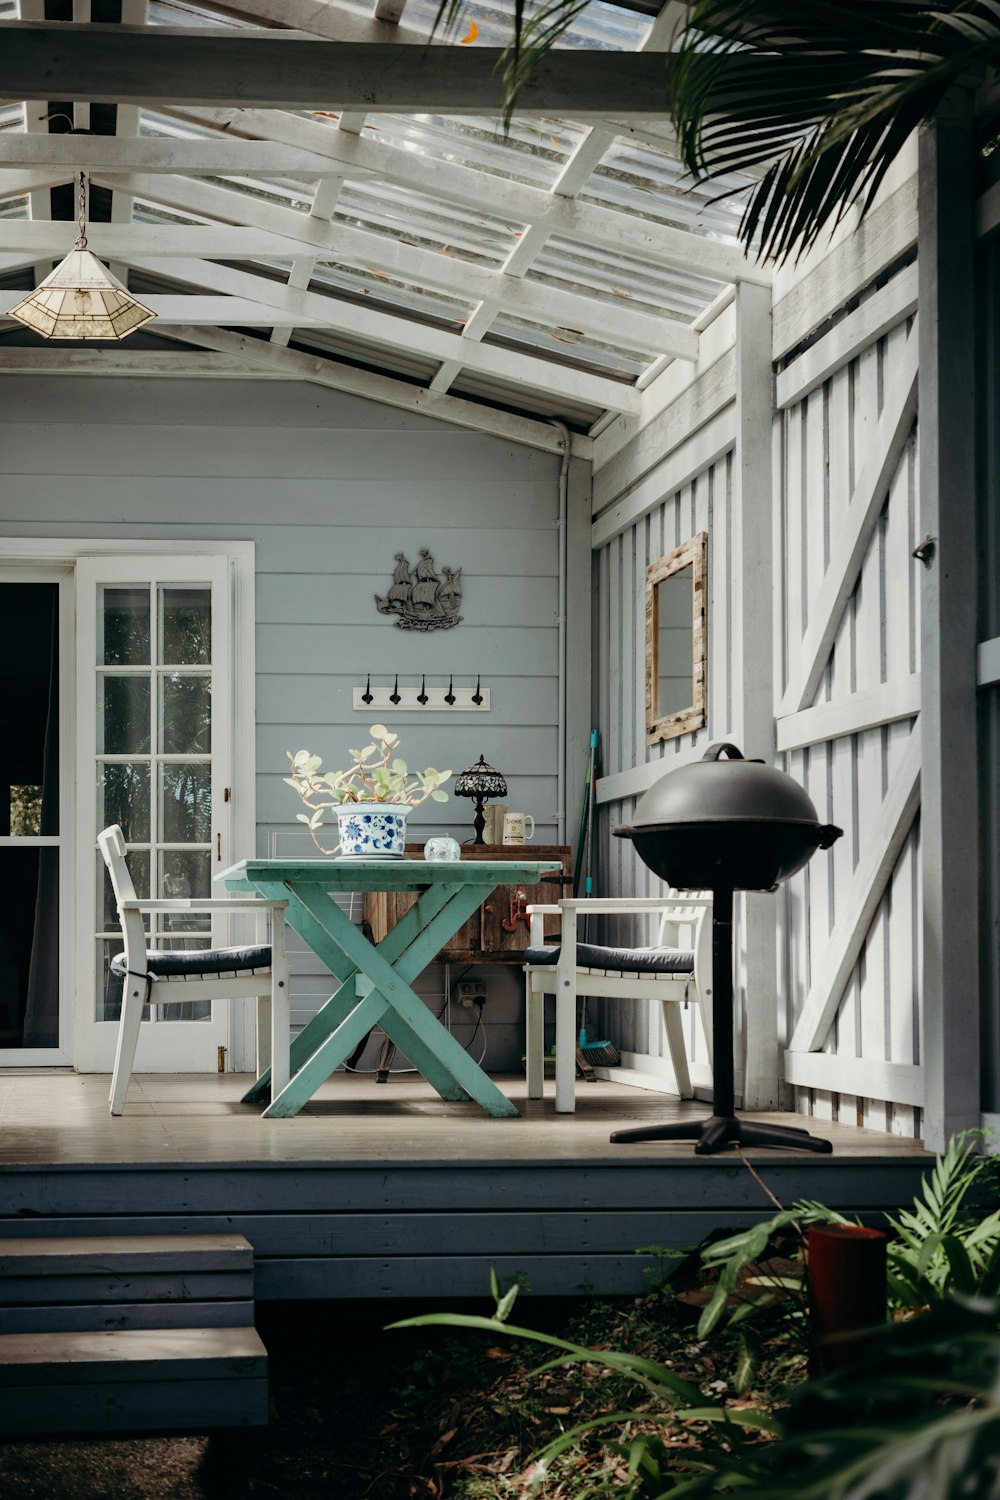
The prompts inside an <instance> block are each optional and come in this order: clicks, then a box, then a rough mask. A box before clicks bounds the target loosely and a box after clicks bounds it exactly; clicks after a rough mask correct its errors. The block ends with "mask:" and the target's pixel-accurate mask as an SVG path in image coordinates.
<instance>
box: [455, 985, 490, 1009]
mask: <svg viewBox="0 0 1000 1500" xmlns="http://www.w3.org/2000/svg"><path fill="white" fill-rule="evenodd" d="M485 999H486V984H485V981H484V980H482V979H460V980H459V983H458V1003H459V1005H467V1006H469V1008H470V1009H471V1008H472V1007H474V1006H476V1005H482V1004H483V1002H484V1001H485Z"/></svg>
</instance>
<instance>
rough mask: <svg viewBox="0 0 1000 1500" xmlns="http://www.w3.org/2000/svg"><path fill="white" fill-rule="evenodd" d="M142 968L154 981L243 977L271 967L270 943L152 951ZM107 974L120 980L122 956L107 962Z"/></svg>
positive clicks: (123, 972) (122, 954)
mask: <svg viewBox="0 0 1000 1500" xmlns="http://www.w3.org/2000/svg"><path fill="white" fill-rule="evenodd" d="M146 965H147V968H148V970H149V973H150V974H151V975H152V976H153V977H154V978H163V979H166V978H168V977H169V976H170V975H177V974H180V975H187V976H188V978H190V979H196V978H200V977H207V976H208V975H209V974H246V973H252V972H253V971H254V970H255V969H269V968H270V967H271V945H270V943H256V944H251V945H249V946H245V947H242V948H189V949H171V948H159V949H152V950H150V951H149V952H148V953H147V954H146ZM111 972H112V974H113V975H114V976H115V978H116V979H124V978H125V975H126V973H127V972H128V970H127V969H126V966H125V955H124V953H116V954H115V956H114V958H113V959H112V960H111Z"/></svg>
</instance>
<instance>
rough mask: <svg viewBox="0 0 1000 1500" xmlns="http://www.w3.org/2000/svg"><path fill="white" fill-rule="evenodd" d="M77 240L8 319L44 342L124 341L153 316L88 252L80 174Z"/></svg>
mask: <svg viewBox="0 0 1000 1500" xmlns="http://www.w3.org/2000/svg"><path fill="white" fill-rule="evenodd" d="M78 223H79V227H80V235H79V238H78V239H77V242H76V244H75V245H74V247H73V249H72V250H71V251H70V252H69V254H68V255H67V256H66V259H65V260H62V261H60V262H59V264H58V265H57V266H56V268H55V270H54V271H52V272H50V274H49V275H48V276H46V278H45V280H44V281H43V282H42V283H41V285H40V286H37V287H36V288H35V290H34V291H33V292H31V293H30V295H29V296H27V297H25V299H24V301H23V302H19V303H18V304H17V306H16V307H12V308H11V309H10V314H9V316H10V317H12V318H16V319H17V321H18V322H19V323H23V324H24V326H25V327H26V328H31V329H33V330H34V332H35V333H40V334H41V335H42V338H45V339H124V338H127V337H128V335H129V334H130V333H134V332H135V330H136V329H137V328H139V327H140V326H141V325H142V324H143V323H146V322H148V320H149V319H150V318H155V317H156V314H155V313H154V312H150V310H149V308H148V307H143V305H142V303H141V302H137V301H136V300H135V298H134V297H133V296H132V295H131V293H130V292H129V290H128V288H127V287H124V286H122V284H121V282H120V281H119V280H118V278H117V277H116V276H112V274H111V272H110V271H109V270H108V268H107V266H105V265H104V264H103V263H102V262H101V261H99V260H98V259H97V256H96V255H94V254H93V252H92V251H90V250H88V249H87V179H86V177H85V175H84V174H83V172H81V173H80V212H79V219H78Z"/></svg>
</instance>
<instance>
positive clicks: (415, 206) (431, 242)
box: [334, 180, 522, 281]
mask: <svg viewBox="0 0 1000 1500" xmlns="http://www.w3.org/2000/svg"><path fill="white" fill-rule="evenodd" d="M334 217H335V222H343V223H345V224H352V225H354V226H356V227H357V228H359V229H366V230H369V231H371V232H373V233H375V234H384V235H389V236H390V237H391V238H393V239H396V240H401V241H402V242H403V243H404V244H409V245H424V246H427V247H429V248H431V249H434V250H441V251H445V252H446V253H448V254H453V255H455V256H456V257H458V258H459V259H466V260H469V261H472V262H473V263H474V264H476V265H492V266H496V265H500V264H501V263H502V262H503V261H504V260H505V259H506V257H507V256H508V255H509V254H510V252H511V250H513V248H514V246H515V245H516V244H517V240H518V236H519V235H520V233H521V231H522V226H521V225H520V224H518V225H513V224H510V223H508V222H507V221H505V220H503V219H498V218H494V217H493V215H491V214H489V213H486V212H484V211H483V212H480V211H479V210H477V209H474V208H464V207H463V206H462V205H461V204H457V203H448V202H444V201H442V200H440V199H437V198H429V197H428V196H427V195H426V194H425V193H415V192H411V191H410V190H409V189H407V188H404V187H399V186H397V185H396V184H395V183H392V182H378V181H374V180H372V181H369V182H363V183H361V182H348V183H345V184H344V188H343V191H342V192H341V194H340V197H339V199H338V200H337V211H336V214H335V216H334ZM460 274H461V270H460V266H458V265H456V271H455V277H456V281H457V280H458V279H459V276H460Z"/></svg>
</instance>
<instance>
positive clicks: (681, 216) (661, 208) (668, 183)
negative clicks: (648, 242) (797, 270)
mask: <svg viewBox="0 0 1000 1500" xmlns="http://www.w3.org/2000/svg"><path fill="white" fill-rule="evenodd" d="M749 187H750V184H749V182H748V181H747V179H746V178H743V177H736V176H730V177H727V178H716V179H715V180H714V181H713V182H710V183H701V184H695V183H693V182H692V179H691V177H690V176H689V175H688V173H687V172H686V171H685V169H684V167H683V166H682V164H681V163H680V162H679V161H677V160H676V159H675V158H674V157H672V156H670V155H668V154H667V153H666V152H664V151H654V150H653V149H652V148H650V147H648V146H643V145H640V144H637V143H635V142H633V141H625V140H621V139H618V140H616V141H615V142H614V143H613V145H612V146H611V147H609V149H608V150H607V151H606V152H605V153H604V156H603V158H602V159H601V163H600V166H598V167H597V168H596V169H595V170H594V171H593V172H592V173H591V175H590V177H589V178H588V180H587V182H586V183H585V184H584V186H583V188H581V190H580V192H579V193H578V194H577V196H578V198H579V200H580V202H581V203H599V204H600V205H601V206H602V207H603V208H618V209H622V210H623V211H624V212H625V213H630V214H635V215H636V216H637V217H639V218H643V219H650V220H653V221H655V222H656V223H659V224H670V225H672V226H673V227H674V228H676V229H689V230H694V231H696V232H697V233H700V234H706V235H708V236H709V237H710V238H712V239H725V240H729V241H730V242H731V243H732V244H734V245H735V244H736V243H737V240H738V236H737V230H738V228H739V222H740V218H741V217H742V213H743V203H744V200H745V197H746V193H747V191H748V190H749Z"/></svg>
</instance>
